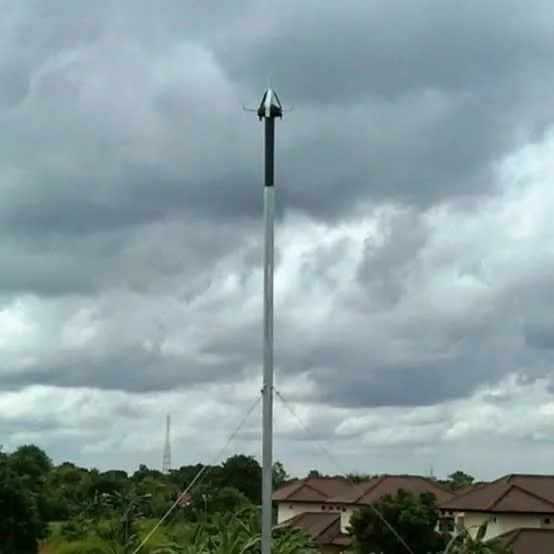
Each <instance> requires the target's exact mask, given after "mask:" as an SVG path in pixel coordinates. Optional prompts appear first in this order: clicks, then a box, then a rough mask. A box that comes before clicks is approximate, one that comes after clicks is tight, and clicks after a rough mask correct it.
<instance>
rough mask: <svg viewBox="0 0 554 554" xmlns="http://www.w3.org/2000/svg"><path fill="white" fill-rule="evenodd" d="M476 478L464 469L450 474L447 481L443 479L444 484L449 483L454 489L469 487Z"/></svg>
mask: <svg viewBox="0 0 554 554" xmlns="http://www.w3.org/2000/svg"><path fill="white" fill-rule="evenodd" d="M474 481H475V478H474V477H473V476H471V475H469V474H467V473H464V472H463V471H460V470H458V471H455V472H454V473H451V474H450V475H449V476H448V479H447V480H446V481H443V484H445V485H447V486H448V487H449V488H450V489H452V490H453V491H456V490H459V489H463V488H465V487H469V486H470V485H472V484H473V482H474Z"/></svg>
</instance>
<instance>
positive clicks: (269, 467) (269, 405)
mask: <svg viewBox="0 0 554 554" xmlns="http://www.w3.org/2000/svg"><path fill="white" fill-rule="evenodd" d="M257 115H258V119H259V120H260V121H261V120H262V119H263V120H264V124H265V129H264V131H265V148H264V150H265V153H264V158H265V159H264V162H265V179H264V236H265V237H264V284H263V287H264V295H263V297H264V305H263V388H262V401H263V407H262V412H263V416H262V544H261V547H262V548H261V554H271V532H272V528H273V509H272V502H273V499H272V496H273V276H274V267H273V254H274V240H273V237H274V215H275V187H274V177H275V119H277V118H279V119H281V118H282V117H283V108H282V106H281V102H280V101H279V98H278V96H277V94H276V93H275V91H274V90H272V89H271V88H268V89H267V90H266V91H265V92H264V95H263V97H262V100H261V102H260V105H259V107H258V110H257Z"/></svg>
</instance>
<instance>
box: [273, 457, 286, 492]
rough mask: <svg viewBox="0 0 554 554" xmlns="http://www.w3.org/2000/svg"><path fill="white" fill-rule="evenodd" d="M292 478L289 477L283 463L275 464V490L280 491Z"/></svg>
mask: <svg viewBox="0 0 554 554" xmlns="http://www.w3.org/2000/svg"><path fill="white" fill-rule="evenodd" d="M289 480H290V477H289V476H288V475H287V472H286V471H285V468H284V466H283V464H282V463H281V462H275V463H274V464H273V488H274V489H280V488H281V487H283V486H284V485H286V484H287V481H289Z"/></svg>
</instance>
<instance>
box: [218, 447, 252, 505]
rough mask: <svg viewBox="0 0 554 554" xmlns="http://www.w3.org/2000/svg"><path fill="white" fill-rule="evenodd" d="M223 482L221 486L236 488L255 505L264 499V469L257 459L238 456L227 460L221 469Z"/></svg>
mask: <svg viewBox="0 0 554 554" xmlns="http://www.w3.org/2000/svg"><path fill="white" fill-rule="evenodd" d="M221 477H222V482H221V483H218V485H219V486H228V487H234V488H235V489H237V490H238V491H240V492H242V494H244V495H245V496H246V498H248V500H250V502H252V503H253V504H259V503H260V502H261V498H262V488H261V482H262V468H261V466H260V464H259V463H258V461H257V460H256V458H254V457H253V456H245V455H243V454H238V455H236V456H231V457H230V458H227V460H225V462H223V465H222V467H221Z"/></svg>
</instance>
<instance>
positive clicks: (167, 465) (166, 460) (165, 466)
mask: <svg viewBox="0 0 554 554" xmlns="http://www.w3.org/2000/svg"><path fill="white" fill-rule="evenodd" d="M170 471H171V415H170V414H167V417H166V420H165V444H164V455H163V460H162V473H166V474H167V473H169V472H170Z"/></svg>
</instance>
